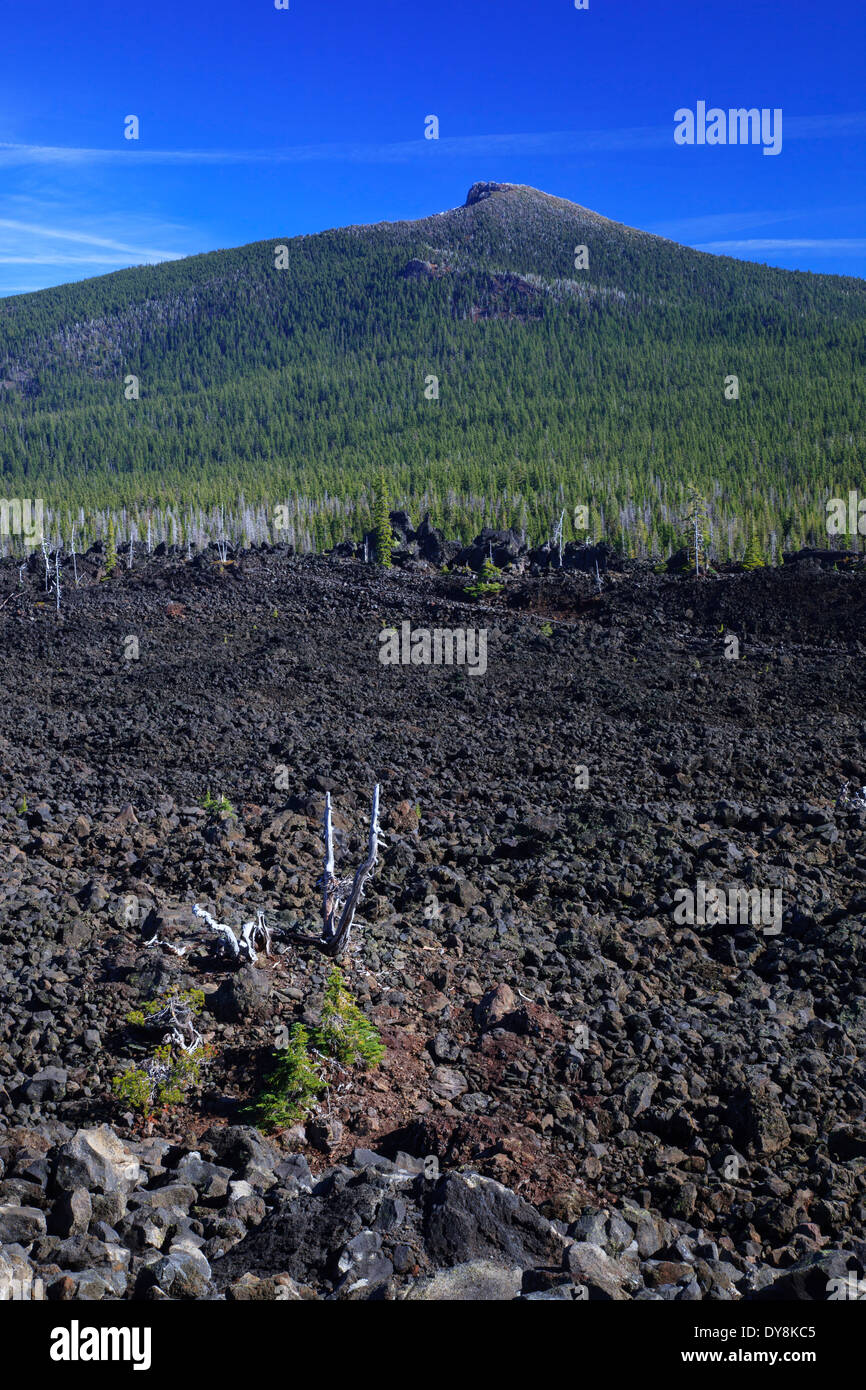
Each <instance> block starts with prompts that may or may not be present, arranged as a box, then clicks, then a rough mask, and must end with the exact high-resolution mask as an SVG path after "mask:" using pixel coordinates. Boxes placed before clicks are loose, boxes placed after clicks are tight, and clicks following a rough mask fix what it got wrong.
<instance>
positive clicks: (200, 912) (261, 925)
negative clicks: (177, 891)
mask: <svg viewBox="0 0 866 1390" xmlns="http://www.w3.org/2000/svg"><path fill="white" fill-rule="evenodd" d="M192 910H193V915H194V916H195V917H200V918H201V919H202V921H203V922H206V923H207V925H208V926H209V927H210V928H211V930H212V931H215V932H218V933H219V935H220V945H221V946H222V948H223V951H226V952H228V954H229V955H230V956H231V958H232V959H233V960H241V959H242V958H244V959H246V960H248V961H250V962H251V963H252V964H255V962H256V960H257V959H258V952H259V951H264V953H265V955H266V956H271V955H273V951H272V950H271V932H270V928H269V927H268V926H267V924H266V922H265V914H264V912H262V910H261V908H259V910H258V912H257V914H256V920H255V921H254V922H244V924H243V926H242V927H241V936H240V940H238V938H237V936H236V935H235V933H234V932H233V931H232V929H231V927H229V926H226V924H225V923H224V922H217V921H216V920H215V919H214V918H213V917H211V915H210V913H209V912H207V911H205V909H204V908H203V907H200V906H199V904H198V903H194V904H193V909H192Z"/></svg>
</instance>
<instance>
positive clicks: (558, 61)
mask: <svg viewBox="0 0 866 1390" xmlns="http://www.w3.org/2000/svg"><path fill="white" fill-rule="evenodd" d="M289 3H290V8H289V9H288V10H277V9H276V8H275V5H274V0H197V3H196V2H194V0H170V3H167V2H166V0H149V3H147V4H145V5H131V6H124V5H122V4H118V3H117V2H116V0H66V3H62V4H59V5H42V4H30V5H17V6H14V7H13V6H9V7H7V9H6V12H5V14H4V17H3V37H2V46H0V294H3V295H9V294H14V293H17V292H21V291H22V290H29V289H39V288H43V287H45V286H48V285H56V284H61V283H63V282H65V281H69V280H78V279H82V278H84V277H86V276H91V275H100V274H103V273H105V272H107V271H110V270H115V269H118V268H119V267H121V266H127V265H140V264H142V263H145V262H152V261H157V260H161V259H165V258H167V257H172V256H179V255H190V254H194V253H197V252H200V251H210V250H215V249H217V248H219V247H228V246H237V245H241V244H243V243H244V242H249V241H257V240H262V239H265V238H268V239H270V238H272V237H277V236H279V237H290V236H293V235H295V234H297V233H301V232H314V231H320V230H322V229H324V228H326V227H334V226H344V225H347V224H350V223H360V222H378V221H385V220H388V221H390V220H393V219H396V218H414V217H421V216H425V215H427V214H428V213H432V212H439V211H441V210H443V209H445V208H449V207H454V206H457V205H458V204H460V203H462V202H463V200H464V198H465V195H466V191H467V189H468V188H469V186H470V184H472V183H474V182H475V181H476V180H479V179H497V180H505V181H510V182H515V183H528V184H533V185H534V186H536V187H538V188H542V189H545V190H546V191H547V192H550V193H555V194H557V195H559V196H561V197H565V198H570V199H572V200H573V201H575V202H578V203H583V204H584V205H585V206H587V207H590V208H593V209H594V210H595V211H597V212H600V213H603V214H604V215H605V216H608V217H612V218H615V219H616V220H618V221H621V222H626V223H629V224H630V225H632V226H637V227H642V228H644V229H646V230H648V231H653V232H658V233H660V234H662V235H664V236H668V237H672V238H673V239H675V240H677V241H681V242H684V243H685V244H687V245H690V246H697V247H699V248H700V249H702V250H708V251H718V252H719V253H722V254H727V255H735V256H739V257H742V258H744V259H751V260H757V261H763V262H766V263H769V264H772V265H779V266H787V267H791V268H795V269H802V270H815V271H831V272H836V273H839V274H849V275H861V276H862V275H864V274H866V177H864V175H866V79H864V76H863V58H864V53H866V6H864V5H863V0H827V2H826V3H822V4H816V3H813V0H726V2H725V3H724V4H722V3H721V0H717V2H715V3H710V0H658V3H653V0H589V8H588V9H585V10H577V9H575V6H574V0H524V3H518V2H517V0H429V3H423V2H422V3H413V0H390V2H388V3H386V0H365V3H360V0H329V3H324V0H289ZM698 101H706V103H707V105H708V106H709V107H711V106H718V107H720V108H722V109H723V110H727V109H729V108H730V107H741V106H745V107H758V108H769V109H776V108H781V110H782V112H783V126H782V129H783V144H782V150H781V152H780V153H779V154H778V155H775V156H767V155H764V153H763V150H762V148H761V147H760V146H753V145H748V146H739V145H725V146H713V147H711V146H708V145H704V146H698V145H694V146H683V145H677V144H675V142H674V139H673V132H674V113H675V111H677V110H678V109H680V108H689V109H692V110H694V109H696V106H697V103H698ZM133 114H134V115H137V116H138V118H139V121H140V138H139V139H138V140H137V141H132V140H126V139H125V138H124V119H125V117H126V116H128V115H133ZM428 115H436V116H437V117H438V119H439V123H440V125H439V139H438V140H425V139H424V121H425V117H427V116H428Z"/></svg>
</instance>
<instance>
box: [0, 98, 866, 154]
mask: <svg viewBox="0 0 866 1390" xmlns="http://www.w3.org/2000/svg"><path fill="white" fill-rule="evenodd" d="M864 130H866V112H852V113H851V114H849V115H844V116H839V115H832V116H831V115H828V116H821V115H818V116H792V117H790V118H789V117H786V118H785V123H784V133H785V140H786V141H787V140H821V139H830V138H840V137H842V136H844V135H846V134H850V135H853V134H857V133H860V132H862V131H864ZM672 139H673V109H672V110H671V120H670V124H666V125H663V126H661V125H660V126H631V127H625V128H621V129H618V130H554V131H542V132H526V131H524V132H515V133H511V134H504V135H493V134H488V135H455V136H443V137H442V138H441V139H439V140H425V139H424V138H423V135H422V134H421V133H420V132H419V134H418V137H417V138H416V139H414V140H402V141H393V142H390V143H378V144H377V143H362V142H352V143H350V142H345V143H335V144H323V145H290V146H285V147H283V148H279V147H277V146H274V147H271V148H267V149H251V150H243V149H210V150H188V149H179V150H164V149H163V150H158V149H148V148H147V146H146V144H143V143H141V142H138V141H129V142H125V143H124V145H122V146H117V147H115V148H104V149H103V148H96V147H86V146H67V145H27V144H15V143H12V142H10V141H5V142H0V166H4V165H5V166H7V167H9V166H14V165H40V164H42V165H71V166H75V165H92V164H110V165H122V164H126V165H127V167H130V168H134V167H135V165H136V164H139V165H142V164H150V165H152V164H166V165H171V164H174V165H184V164H188V165H207V164H308V163H349V164H399V163H407V162H410V161H415V160H420V159H431V158H438V159H443V158H452V159H469V158H477V157H484V156H491V157H495V156H497V155H502V156H506V155H512V156H528V155H536V156H541V155H552V156H555V155H579V154H593V153H602V152H604V153H610V152H615V151H617V150H622V151H634V150H641V149H663V148H665V147H667V146H670V145H671V144H672Z"/></svg>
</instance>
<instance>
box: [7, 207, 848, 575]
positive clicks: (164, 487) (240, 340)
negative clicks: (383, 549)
mask: <svg viewBox="0 0 866 1390" xmlns="http://www.w3.org/2000/svg"><path fill="white" fill-rule="evenodd" d="M281 246H282V247H284V248H285V249H284V251H283V252H282V253H280V252H279V251H278V250H277V248H279V247H281ZM578 247H585V248H586V253H585V254H586V256H587V257H588V266H587V267H586V268H584V269H577V268H575V260H576V248H578ZM280 255H282V258H283V260H284V261H285V266H284V268H281V269H280V268H277V265H276V262H277V259H278V257H279V256H280ZM578 259H579V257H578ZM864 328H866V282H864V281H862V280H857V279H853V278H845V277H840V276H822V275H814V274H807V273H800V272H792V271H785V270H777V269H772V268H769V267H765V266H759V265H754V264H748V263H743V262H739V261H736V260H733V259H729V258H726V257H716V256H710V255H706V254H703V253H701V252H697V251H693V250H690V249H688V248H685V247H682V246H679V245H677V244H676V243H674V242H672V241H668V240H666V239H664V238H661V237H657V236H652V235H649V234H648V233H645V232H641V231H638V230H635V229H634V228H631V227H626V226H623V225H622V224H620V223H616V222H612V221H609V220H608V219H607V218H604V217H602V216H600V215H599V214H597V213H595V212H592V211H590V210H589V209H587V208H583V207H580V206H578V205H577V204H574V203H570V202H567V201H565V200H564V199H561V198H556V197H553V196H551V195H549V194H546V193H542V192H539V191H538V190H536V189H533V188H529V187H524V186H520V185H511V184H501V183H476V184H474V185H473V187H472V188H471V189H470V191H469V195H468V197H467V199H466V201H465V203H464V204H463V206H462V207H458V208H455V209H453V210H451V211H449V212H444V213H439V214H437V215H435V216H431V217H426V218H422V219H421V220H419V221H413V222H395V223H378V224H376V225H373V226H354V227H346V228H344V229H342V230H338V231H328V232H323V233H320V234H317V235H313V236H300V237H295V238H292V239H291V240H282V239H281V238H279V237H275V238H273V239H271V240H268V241H262V242H257V243H254V244H252V245H249V246H243V247H239V248H237V249H235V250H229V251H216V252H210V253H208V254H205V255H200V256H192V257H189V258H188V259H184V260H180V261H172V262H166V263H163V264H160V265H156V266H145V267H139V268H136V269H131V270H124V271H119V272H117V273H115V274H112V275H106V276H101V277H99V278H97V279H93V280H86V281H82V282H79V283H76V284H72V285H64V286H61V287H59V288H56V289H50V290H43V291H39V292H38V293H35V294H27V295H20V296H17V297H15V298H12V299H6V300H4V301H0V469H2V474H3V481H2V490H3V492H4V493H5V494H6V495H7V496H12V495H19V494H23V495H25V496H28V497H37V496H39V497H43V498H44V499H45V506H46V509H47V510H48V511H49V513H50V514H51V516H52V518H53V524H54V525H55V529H58V530H59V531H60V532H62V533H63V534H64V535H65V534H67V533H68V528H69V526H70V525H71V523H72V521H77V523H78V525H79V526H80V527H81V528H82V529H83V530H84V531H85V532H86V531H87V529H88V526H90V527H93V526H95V525H96V524H97V523H96V521H95V520H94V519H93V517H92V515H91V514H93V513H95V512H97V511H100V510H102V509H108V508H110V509H112V510H113V511H114V512H115V513H116V514H117V515H119V516H120V517H121V518H122V521H121V527H122V533H124V534H125V531H123V528H124V527H128V525H129V524H131V522H132V520H133V519H137V520H138V522H139V525H141V524H142V518H143V516H144V514H145V512H146V511H147V510H148V508H151V509H154V508H155V515H156V517H157V520H158V522H159V525H160V526H162V525H164V524H165V521H166V517H167V515H169V514H170V513H171V514H173V516H174V518H175V522H176V534H178V535H183V534H184V530H185V529H188V528H189V527H190V526H191V525H192V522H191V521H190V517H191V516H193V514H194V513H195V512H199V513H200V512H201V511H202V510H204V509H207V508H218V507H221V508H222V509H223V513H222V515H223V516H224V517H225V516H226V515H231V516H232V517H233V518H234V520H235V522H236V524H237V525H238V526H240V527H244V528H245V529H246V530H247V532H248V533H249V532H250V531H251V530H252V531H254V532H256V533H257V534H261V533H262V532H261V526H262V524H263V523H264V522H267V521H268V520H269V519H270V518H271V516H272V513H273V510H274V507H275V506H276V505H277V504H278V503H280V502H282V501H284V500H286V499H291V507H292V510H293V513H294V517H295V520H296V522H297V529H296V533H297V535H298V536H299V537H300V538H301V539H303V538H304V537H306V538H307V540H308V543H311V544H316V545H319V546H321V545H325V544H333V543H335V542H336V541H337V540H339V539H341V538H342V537H343V536H345V535H348V534H353V535H358V534H359V533H360V530H361V527H362V526H363V525H365V524H367V523H368V522H369V519H370V506H371V502H372V485H373V483H374V481H375V479H376V478H377V477H378V475H379V473H380V471H384V473H385V476H386V479H387V482H388V487H389V491H390V494H391V498H392V500H393V501H394V502H399V503H400V504H401V505H405V506H408V507H409V508H410V510H415V511H418V510H420V509H421V508H425V509H426V508H427V507H429V509H430V510H431V513H432V515H433V519H434V521H439V522H442V523H444V524H447V525H449V526H450V527H451V529H452V530H458V531H460V532H461V533H462V534H464V536H466V535H468V534H469V533H471V532H472V531H473V530H474V529H478V527H479V525H480V524H481V523H482V522H487V523H490V522H494V523H496V522H498V523H503V524H515V525H518V526H524V527H525V528H527V529H528V530H529V532H530V534H532V535H533V536H534V537H535V538H536V539H541V538H543V534H546V533H547V532H548V531H549V529H550V527H551V525H552V522H553V521H554V520H555V518H556V517H558V515H559V512H560V510H561V509H563V508H564V509H565V510H566V513H567V524H566V532H565V535H566V539H568V538H569V536H570V535H571V534H572V529H571V518H572V511H573V508H574V507H575V506H578V505H586V506H588V507H589V529H590V531H591V532H592V533H593V534H596V535H598V534H600V533H602V532H603V533H604V534H605V535H606V536H607V537H608V539H611V540H613V541H614V542H619V543H622V544H624V545H625V546H626V547H627V548H629V549H630V550H632V551H643V550H646V549H647V548H649V549H651V550H662V551H664V550H665V549H667V548H670V547H671V546H672V545H673V544H675V543H676V541H677V540H678V538H679V537H680V536H681V534H682V513H683V496H684V485H685V484H687V483H690V482H692V483H694V484H695V485H696V486H697V487H698V489H699V490H700V491H701V492H702V494H703V495H704V496H705V497H706V498H707V500H708V501H709V503H710V514H711V521H712V525H713V535H714V541H715V543H716V545H717V547H718V549H719V552H720V553H721V554H726V553H728V552H730V553H738V551H739V552H741V551H742V547H743V545H744V544H745V540H746V538H747V536H748V535H749V533H750V531H751V529H753V528H754V530H755V532H756V534H757V535H758V536H759V537H760V541H761V544H762V545H769V544H770V543H771V533H775V537H776V539H777V540H778V543H779V545H780V546H781V544H782V543H783V542H784V543H788V542H791V543H808V542H813V543H814V542H816V541H820V540H821V539H825V530H824V516H825V510H824V508H825V501H826V498H827V497H828V496H846V495H847V492H848V489H849V488H852V487H855V486H856V485H857V481H858V466H859V462H860V460H861V459H862V457H863V448H864V443H866V404H864V393H863V389H862V380H863V376H862V373H863V366H864V341H866V335H864ZM130 377H135V378H137V379H138V390H139V393H140V394H139V398H138V399H126V394H131V393H132V392H133V391H134V387H133V384H132V383H131V382H130V381H129V380H128V379H129V378H130ZM731 377H736V378H737V379H738V389H739V397H738V398H737V399H728V398H727V395H726V381H727V382H728V387H727V392H728V394H731V392H732V390H733V386H732V384H731V383H730V378H731ZM433 378H436V379H437V380H436V382H434V381H433ZM437 384H438V397H437V394H436V390H437ZM239 495H242V498H243V503H239V501H238V498H239ZM256 508H258V511H256Z"/></svg>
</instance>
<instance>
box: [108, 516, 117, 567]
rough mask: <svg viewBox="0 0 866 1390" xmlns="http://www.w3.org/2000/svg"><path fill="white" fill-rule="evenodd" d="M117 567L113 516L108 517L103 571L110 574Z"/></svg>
mask: <svg viewBox="0 0 866 1390" xmlns="http://www.w3.org/2000/svg"><path fill="white" fill-rule="evenodd" d="M116 567H117V541H116V540H115V536H114V517H113V516H110V517H109V518H108V538H107V540H106V543H105V573H106V574H111V573H112V571H113V570H114V569H115V568H116Z"/></svg>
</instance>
